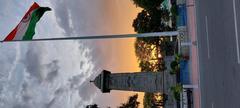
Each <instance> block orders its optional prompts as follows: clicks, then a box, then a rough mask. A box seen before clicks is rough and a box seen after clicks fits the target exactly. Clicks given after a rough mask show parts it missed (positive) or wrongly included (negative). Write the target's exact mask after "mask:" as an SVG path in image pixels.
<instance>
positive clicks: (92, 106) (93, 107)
mask: <svg viewBox="0 0 240 108" xmlns="http://www.w3.org/2000/svg"><path fill="white" fill-rule="evenodd" d="M86 108H99V107H98V105H97V104H93V105H87V106H86Z"/></svg>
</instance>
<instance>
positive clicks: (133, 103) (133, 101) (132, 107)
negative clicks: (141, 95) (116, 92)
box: [119, 94, 140, 108]
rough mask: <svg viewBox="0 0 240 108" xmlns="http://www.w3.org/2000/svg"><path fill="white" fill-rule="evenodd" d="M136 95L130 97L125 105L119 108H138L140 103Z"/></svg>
mask: <svg viewBox="0 0 240 108" xmlns="http://www.w3.org/2000/svg"><path fill="white" fill-rule="evenodd" d="M137 98H138V94H135V95H133V96H130V97H129V98H128V101H127V102H126V103H123V104H122V105H121V106H119V108H138V106H139V104H140V102H138V101H137Z"/></svg>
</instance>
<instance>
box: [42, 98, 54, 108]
mask: <svg viewBox="0 0 240 108" xmlns="http://www.w3.org/2000/svg"><path fill="white" fill-rule="evenodd" d="M55 101H56V98H53V99H52V100H51V101H50V102H48V103H47V104H46V105H45V107H46V108H53V105H54V103H55Z"/></svg>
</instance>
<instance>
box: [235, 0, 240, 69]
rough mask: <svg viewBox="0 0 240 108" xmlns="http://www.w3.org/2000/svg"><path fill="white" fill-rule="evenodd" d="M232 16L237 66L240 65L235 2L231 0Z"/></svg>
mask: <svg viewBox="0 0 240 108" xmlns="http://www.w3.org/2000/svg"><path fill="white" fill-rule="evenodd" d="M233 15H234V27H235V37H236V46H237V61H238V64H240V56H239V43H238V27H237V14H236V1H235V0H233Z"/></svg>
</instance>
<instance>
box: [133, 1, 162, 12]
mask: <svg viewBox="0 0 240 108" xmlns="http://www.w3.org/2000/svg"><path fill="white" fill-rule="evenodd" d="M132 1H133V2H134V4H135V5H136V6H138V7H141V8H144V9H147V10H149V9H152V8H157V7H160V5H161V3H162V2H163V0H132Z"/></svg>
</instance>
